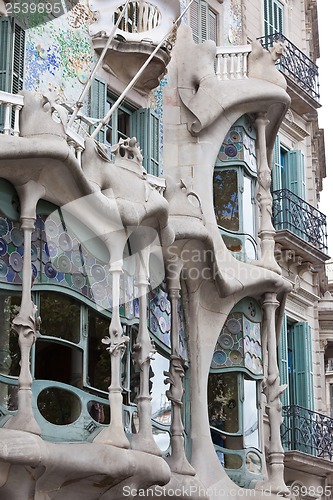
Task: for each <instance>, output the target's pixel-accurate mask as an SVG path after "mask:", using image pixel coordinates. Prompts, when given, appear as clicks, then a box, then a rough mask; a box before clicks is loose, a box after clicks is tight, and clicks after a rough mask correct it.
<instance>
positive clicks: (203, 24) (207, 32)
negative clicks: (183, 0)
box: [190, 0, 217, 43]
mask: <svg viewBox="0 0 333 500" xmlns="http://www.w3.org/2000/svg"><path fill="white" fill-rule="evenodd" d="M190 26H191V28H192V33H193V40H194V41H195V42H196V43H202V42H204V41H205V40H213V41H214V42H215V43H216V42H217V16H216V14H215V12H213V11H212V10H211V9H210V7H209V5H208V3H207V2H204V1H203V0H202V1H201V0H194V2H193V4H192V5H191V9H190Z"/></svg>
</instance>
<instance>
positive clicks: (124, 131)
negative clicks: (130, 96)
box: [118, 109, 131, 140]
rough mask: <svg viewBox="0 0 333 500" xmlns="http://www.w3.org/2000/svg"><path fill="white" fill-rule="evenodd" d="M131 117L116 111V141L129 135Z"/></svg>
mask: <svg viewBox="0 0 333 500" xmlns="http://www.w3.org/2000/svg"><path fill="white" fill-rule="evenodd" d="M130 125H131V115H130V114H129V113H126V111H124V110H122V109H119V110H118V140H119V139H120V138H122V139H126V138H127V137H129V136H130V135H131V128H130Z"/></svg>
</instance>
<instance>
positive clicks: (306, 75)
mask: <svg viewBox="0 0 333 500" xmlns="http://www.w3.org/2000/svg"><path fill="white" fill-rule="evenodd" d="M258 40H259V41H260V43H261V45H262V46H263V47H265V49H268V48H270V47H272V46H273V44H274V42H277V41H281V42H282V43H283V45H284V52H283V54H282V56H281V58H280V59H279V61H278V62H277V64H278V68H279V70H280V71H281V72H282V73H284V74H285V75H286V76H287V77H289V78H290V79H291V80H292V81H293V82H294V83H296V84H297V85H298V87H300V88H301V89H303V90H304V91H305V92H306V93H307V94H308V95H309V96H310V97H312V98H313V99H315V100H316V101H317V102H319V97H320V96H319V74H318V66H317V65H316V64H315V63H314V62H313V61H311V59H310V58H309V57H308V56H307V55H305V54H304V52H302V51H301V50H300V49H299V48H298V47H296V45H294V44H293V43H292V42H291V41H290V40H288V38H286V37H285V36H284V35H282V34H281V33H274V34H272V35H268V36H264V37H261V38H258Z"/></svg>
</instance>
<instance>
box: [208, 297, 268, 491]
mask: <svg viewBox="0 0 333 500" xmlns="http://www.w3.org/2000/svg"><path fill="white" fill-rule="evenodd" d="M236 314H238V315H242V316H243V317H244V318H246V319H248V320H250V319H251V320H252V321H253V322H254V323H256V324H260V322H261V320H262V311H261V308H260V306H259V304H258V303H257V302H256V300H254V299H252V298H251V297H246V298H244V299H242V300H241V301H240V302H239V303H238V304H236V306H235V307H234V308H233V309H232V311H231V312H230V314H229V315H228V318H227V320H226V322H225V325H226V324H227V322H228V321H230V320H231V323H230V330H231V331H233V332H234V335H236V334H237V331H238V329H237V321H238V320H237V319H236V318H239V316H236ZM239 328H240V325H239ZM222 331H223V330H222ZM246 333H248V332H246ZM241 334H242V337H244V334H245V331H241ZM230 338H231V335H230ZM225 340H226V339H225ZM260 342H261V336H260ZM216 346H217V348H219V347H218V346H219V344H218V342H217V344H216ZM243 354H244V352H243ZM228 379H230V381H232V380H234V382H232V383H230V381H229V382H228ZM210 380H211V381H212V380H214V385H215V389H213V388H212V386H211V387H210V386H209V383H210ZM262 380H263V372H262V373H260V374H255V373H253V372H251V371H250V370H249V369H247V368H246V367H245V366H241V365H240V364H238V365H234V366H229V367H219V368H216V367H215V368H212V367H211V369H210V372H209V378H208V387H207V391H208V405H209V406H208V415H209V421H210V428H211V436H212V442H213V445H214V447H215V450H216V453H217V456H218V458H219V460H220V462H221V465H222V466H223V467H224V468H225V470H226V472H227V473H228V475H229V476H230V478H231V479H232V480H233V481H234V482H236V483H237V484H238V485H239V486H242V487H254V485H255V483H256V482H257V481H259V480H261V479H262V478H263V463H264V457H263V429H262V409H261V384H262ZM254 398H255V400H254ZM251 406H252V410H253V411H252V412H250V411H249V410H250V408H251ZM235 411H236V412H237V414H235ZM232 413H233V414H232ZM253 417H254V420H253ZM237 423H238V425H237ZM234 425H236V427H235V428H232V426H234ZM228 427H229V428H228ZM219 437H220V438H221V439H220V438H219Z"/></svg>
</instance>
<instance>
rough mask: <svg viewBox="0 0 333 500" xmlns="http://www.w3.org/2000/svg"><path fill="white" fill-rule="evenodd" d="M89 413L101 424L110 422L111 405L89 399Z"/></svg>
mask: <svg viewBox="0 0 333 500" xmlns="http://www.w3.org/2000/svg"><path fill="white" fill-rule="evenodd" d="M87 409H88V413H89V415H90V416H91V417H92V418H93V419H94V420H95V421H96V422H98V423H100V424H108V423H110V406H109V405H107V404H103V403H99V402H98V401H89V403H88V405H87Z"/></svg>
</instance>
